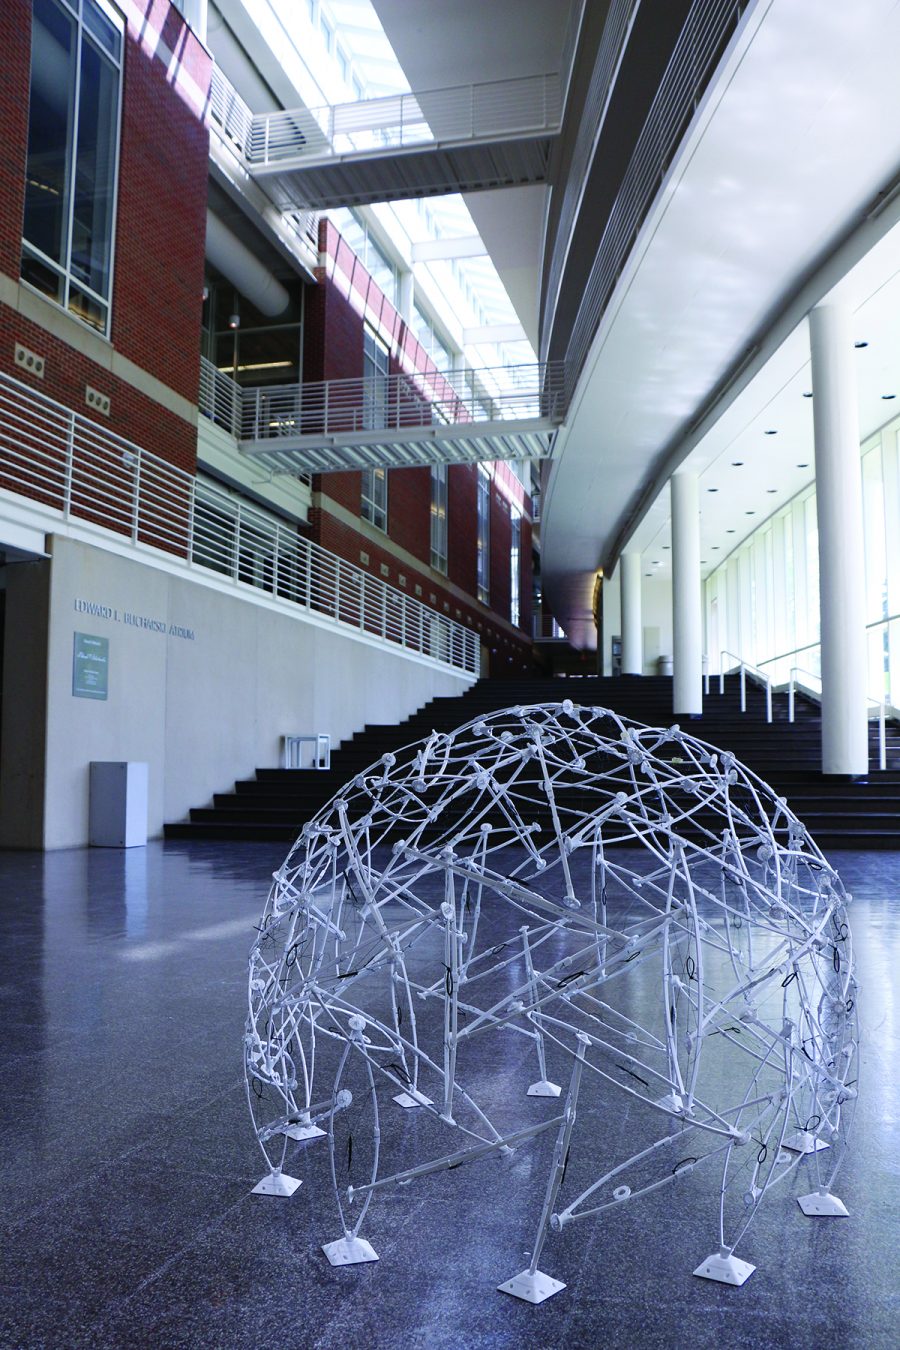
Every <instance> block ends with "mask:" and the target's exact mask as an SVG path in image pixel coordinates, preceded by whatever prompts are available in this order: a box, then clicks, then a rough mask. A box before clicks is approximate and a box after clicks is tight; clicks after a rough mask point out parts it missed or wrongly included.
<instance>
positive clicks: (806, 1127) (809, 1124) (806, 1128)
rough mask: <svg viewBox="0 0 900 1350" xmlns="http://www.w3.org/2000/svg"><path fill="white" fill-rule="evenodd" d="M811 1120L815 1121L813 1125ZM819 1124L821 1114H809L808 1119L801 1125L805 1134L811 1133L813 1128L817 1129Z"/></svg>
mask: <svg viewBox="0 0 900 1350" xmlns="http://www.w3.org/2000/svg"><path fill="white" fill-rule="evenodd" d="M813 1121H815V1122H816V1123H815V1125H814V1124H813ZM821 1124H822V1117H821V1116H810V1118H809V1120H808V1121H807V1122H806V1124H805V1125H804V1127H803V1131H804V1133H805V1134H812V1132H813V1130H817V1129H818V1128H819V1126H820V1125H821Z"/></svg>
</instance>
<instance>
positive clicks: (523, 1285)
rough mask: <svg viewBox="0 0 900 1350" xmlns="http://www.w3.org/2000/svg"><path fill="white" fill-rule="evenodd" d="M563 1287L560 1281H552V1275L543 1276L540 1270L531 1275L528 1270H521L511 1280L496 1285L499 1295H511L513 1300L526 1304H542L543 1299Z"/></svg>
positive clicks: (556, 1292) (550, 1296)
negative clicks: (522, 1301) (519, 1300)
mask: <svg viewBox="0 0 900 1350" xmlns="http://www.w3.org/2000/svg"><path fill="white" fill-rule="evenodd" d="M565 1287H566V1286H565V1285H564V1284H563V1282H562V1280H554V1279H553V1277H552V1275H545V1274H544V1272H543V1271H541V1270H536V1271H535V1272H534V1274H533V1275H532V1273H531V1271H530V1270H523V1271H522V1273H521V1275H514V1276H513V1277H512V1279H511V1280H506V1281H505V1282H504V1283H503V1284H498V1285H497V1288H498V1290H499V1291H500V1293H501V1294H512V1296H513V1298H521V1299H524V1300H525V1302H526V1303H543V1301H544V1299H545V1298H552V1297H553V1295H554V1294H558V1293H559V1291H560V1289H565Z"/></svg>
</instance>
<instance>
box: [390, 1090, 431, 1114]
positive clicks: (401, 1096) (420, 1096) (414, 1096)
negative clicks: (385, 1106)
mask: <svg viewBox="0 0 900 1350" xmlns="http://www.w3.org/2000/svg"><path fill="white" fill-rule="evenodd" d="M394 1101H395V1102H396V1103H397V1105H398V1106H402V1107H403V1109H404V1111H411V1110H412V1108H413V1107H414V1106H433V1105H434V1102H433V1101H432V1100H431V1098H430V1097H426V1096H425V1093H424V1092H418V1091H417V1090H416V1089H415V1088H414V1089H413V1090H412V1091H410V1092H398V1093H397V1095H396V1097H395V1098H394Z"/></svg>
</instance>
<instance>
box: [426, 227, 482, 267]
mask: <svg viewBox="0 0 900 1350" xmlns="http://www.w3.org/2000/svg"><path fill="white" fill-rule="evenodd" d="M486 256H487V249H486V248H485V246H484V243H483V241H482V239H481V237H480V235H477V234H461V235H457V236H456V237H455V238H448V239H423V240H421V241H420V242H419V243H418V244H413V246H412V254H411V257H412V261H413V262H414V263H425V262H440V261H441V260H442V259H447V258H483V257H486Z"/></svg>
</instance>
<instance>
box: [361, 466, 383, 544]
mask: <svg viewBox="0 0 900 1350" xmlns="http://www.w3.org/2000/svg"><path fill="white" fill-rule="evenodd" d="M360 515H361V516H362V518H363V520H369V521H371V522H372V524H373V525H376V526H377V527H378V529H379V530H384V531H385V532H387V469H382V468H378V469H363V472H362V495H361V498H360Z"/></svg>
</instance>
